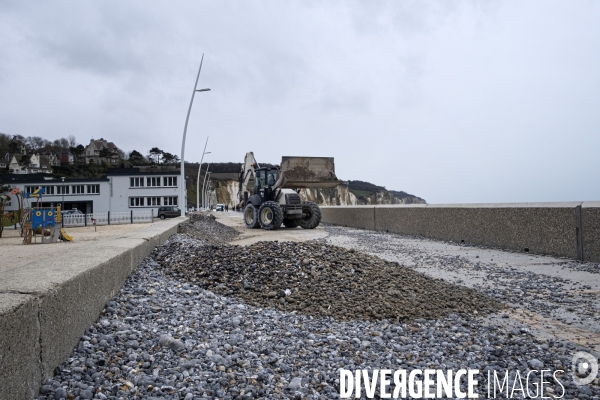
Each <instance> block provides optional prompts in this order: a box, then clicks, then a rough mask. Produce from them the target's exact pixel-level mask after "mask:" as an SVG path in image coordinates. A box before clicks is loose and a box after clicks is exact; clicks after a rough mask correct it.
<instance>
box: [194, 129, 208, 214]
mask: <svg viewBox="0 0 600 400" xmlns="http://www.w3.org/2000/svg"><path fill="white" fill-rule="evenodd" d="M207 144H208V136H207V137H206V143H204V150H202V157H201V158H200V165H199V166H198V178H197V179H196V209H200V171H201V170H202V161H204V155H205V154H210V151H206V145H207ZM207 170H208V167H207Z"/></svg>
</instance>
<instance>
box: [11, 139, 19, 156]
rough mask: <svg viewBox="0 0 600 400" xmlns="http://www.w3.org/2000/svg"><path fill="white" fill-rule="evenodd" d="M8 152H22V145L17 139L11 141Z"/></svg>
mask: <svg viewBox="0 0 600 400" xmlns="http://www.w3.org/2000/svg"><path fill="white" fill-rule="evenodd" d="M8 152H9V153H13V154H16V153H20V152H21V145H20V144H19V143H18V142H17V141H15V140H13V141H11V142H10V143H9V144H8Z"/></svg>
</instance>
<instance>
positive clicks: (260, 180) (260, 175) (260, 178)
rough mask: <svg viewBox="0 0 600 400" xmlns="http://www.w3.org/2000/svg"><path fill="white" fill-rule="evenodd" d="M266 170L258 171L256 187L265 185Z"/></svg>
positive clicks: (261, 187) (259, 187)
mask: <svg viewBox="0 0 600 400" xmlns="http://www.w3.org/2000/svg"><path fill="white" fill-rule="evenodd" d="M266 172H267V171H256V188H257V189H258V190H260V189H263V188H264V187H265V179H266Z"/></svg>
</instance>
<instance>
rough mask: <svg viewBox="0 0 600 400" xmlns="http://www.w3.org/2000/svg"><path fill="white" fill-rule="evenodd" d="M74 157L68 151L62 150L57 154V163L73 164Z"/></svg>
mask: <svg viewBox="0 0 600 400" xmlns="http://www.w3.org/2000/svg"><path fill="white" fill-rule="evenodd" d="M74 160H75V158H74V157H73V154H71V153H69V152H63V153H60V154H59V155H58V165H62V164H73V162H74Z"/></svg>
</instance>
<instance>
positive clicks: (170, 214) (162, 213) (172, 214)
mask: <svg viewBox="0 0 600 400" xmlns="http://www.w3.org/2000/svg"><path fill="white" fill-rule="evenodd" d="M180 216H181V210H180V209H179V207H176V206H164V207H159V208H158V218H160V219H165V218H176V217H180Z"/></svg>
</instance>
